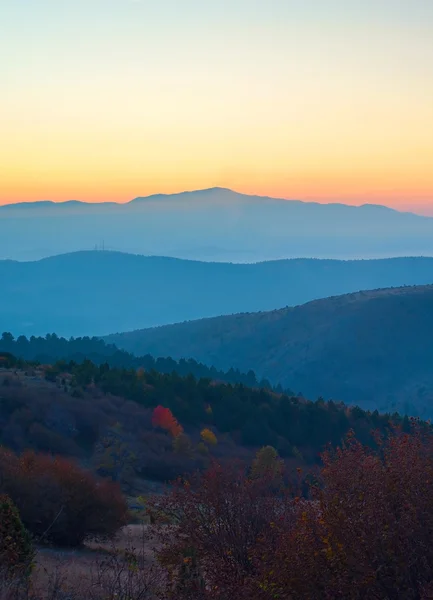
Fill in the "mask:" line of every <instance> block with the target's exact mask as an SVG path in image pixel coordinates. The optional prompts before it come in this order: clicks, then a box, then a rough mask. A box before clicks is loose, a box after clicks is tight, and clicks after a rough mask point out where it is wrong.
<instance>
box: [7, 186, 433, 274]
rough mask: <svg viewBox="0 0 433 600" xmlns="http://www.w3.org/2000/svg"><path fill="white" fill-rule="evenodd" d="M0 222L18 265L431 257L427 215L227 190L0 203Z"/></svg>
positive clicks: (432, 229) (432, 234)
mask: <svg viewBox="0 0 433 600" xmlns="http://www.w3.org/2000/svg"><path fill="white" fill-rule="evenodd" d="M29 217H31V219H30V218H29ZM0 222H1V225H2V237H1V238H0V258H1V257H2V258H14V259H20V260H34V259H39V258H43V257H47V256H50V255H53V254H60V253H67V252H74V251H78V250H86V249H91V248H94V247H95V245H102V244H103V243H104V244H105V247H106V248H110V249H113V250H118V251H122V252H130V253H137V254H150V255H163V256H176V257H178V258H188V259H196V260H206V261H234V262H257V261H261V260H274V259H280V258H294V257H316V258H373V257H376V258H378V257H389V256H419V255H433V218H431V217H423V216H420V215H415V214H413V213H402V212H398V211H396V210H393V209H391V208H387V207H383V206H377V205H369V204H365V205H362V206H359V207H356V206H349V205H345V204H341V203H340V204H337V203H335V204H318V203H314V202H303V201H299V200H283V199H275V198H269V197H260V196H248V195H245V194H238V193H236V192H233V191H231V190H227V189H224V188H211V189H209V190H198V191H195V192H182V193H179V194H171V195H170V194H167V195H163V194H156V195H153V196H149V197H144V198H140V197H138V198H135V199H134V200H132V201H130V202H128V203H126V204H116V203H113V202H103V203H100V204H91V203H83V202H79V201H75V200H73V201H70V202H63V203H51V202H49V201H44V202H41V203H33V204H32V203H31V204H21V205H7V206H3V207H0Z"/></svg>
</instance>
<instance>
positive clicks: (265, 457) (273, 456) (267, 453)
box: [251, 446, 284, 479]
mask: <svg viewBox="0 0 433 600" xmlns="http://www.w3.org/2000/svg"><path fill="white" fill-rule="evenodd" d="M283 470H284V462H283V461H282V460H281V459H280V457H279V455H278V452H277V450H276V449H275V448H273V447H272V446H263V448H260V450H258V451H257V454H256V457H255V459H254V460H253V464H252V466H251V474H252V476H253V477H263V475H266V474H270V475H271V477H272V478H275V479H281V475H282V473H283Z"/></svg>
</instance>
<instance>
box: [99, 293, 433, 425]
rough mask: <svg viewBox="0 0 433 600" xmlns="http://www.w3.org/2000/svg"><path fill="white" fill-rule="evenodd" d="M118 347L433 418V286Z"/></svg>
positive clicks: (209, 324)
mask: <svg viewBox="0 0 433 600" xmlns="http://www.w3.org/2000/svg"><path fill="white" fill-rule="evenodd" d="M108 340H109V341H110V342H113V343H116V344H117V346H119V347H121V348H125V349H127V350H129V351H131V352H134V353H137V352H138V353H144V352H150V353H152V354H155V355H164V356H168V355H170V356H172V357H173V358H180V357H182V356H191V357H193V358H195V359H197V360H200V361H202V362H204V363H205V364H209V365H210V364H213V365H215V366H216V367H218V368H223V369H226V368H227V367H228V366H233V367H237V368H239V369H241V370H245V369H246V368H251V369H253V370H254V371H255V372H256V373H257V374H258V375H259V376H261V377H262V376H263V377H266V378H268V379H270V381H271V382H272V381H279V382H281V383H282V384H283V385H290V387H291V388H292V389H294V391H296V392H297V391H302V393H303V394H305V395H306V396H307V397H313V398H314V397H317V396H318V395H320V394H321V395H323V396H325V397H327V398H329V397H332V398H334V399H338V400H344V401H345V402H349V403H357V404H360V405H361V406H366V407H372V408H373V407H374V408H378V409H382V410H383V409H387V410H394V409H396V408H397V409H399V410H404V411H407V412H409V413H411V414H419V415H421V416H428V417H429V416H433V404H432V403H433V286H419V287H407V288H398V289H384V290H376V291H368V292H359V293H354V294H349V295H344V296H338V297H333V298H328V299H324V300H317V301H313V302H310V303H308V304H305V305H302V306H296V307H294V308H286V309H282V310H275V311H272V312H264V313H258V314H241V315H235V316H226V317H220V318H216V319H205V320H201V321H195V322H191V323H181V324H177V325H173V326H166V327H160V328H154V329H149V330H145V331H136V332H133V333H126V334H123V335H112V336H109V338H108Z"/></svg>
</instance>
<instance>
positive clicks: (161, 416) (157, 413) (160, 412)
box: [152, 405, 183, 437]
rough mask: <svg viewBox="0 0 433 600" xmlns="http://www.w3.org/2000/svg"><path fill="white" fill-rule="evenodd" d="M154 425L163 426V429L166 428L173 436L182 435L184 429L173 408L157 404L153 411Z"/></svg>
mask: <svg viewBox="0 0 433 600" xmlns="http://www.w3.org/2000/svg"><path fill="white" fill-rule="evenodd" d="M152 425H153V427H161V429H165V430H166V431H168V432H169V433H170V434H171V435H172V436H173V437H176V436H178V435H180V434H181V433H182V431H183V427H182V425H180V424H179V423H178V421H177V419H176V418H175V417H174V415H173V413H172V412H171V410H170V409H169V408H164V406H160V405H159V406H157V407H156V408H155V409H154V411H153V414H152Z"/></svg>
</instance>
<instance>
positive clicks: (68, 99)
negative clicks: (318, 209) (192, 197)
mask: <svg viewBox="0 0 433 600" xmlns="http://www.w3.org/2000/svg"><path fill="white" fill-rule="evenodd" d="M214 186H221V187H228V188H231V189H235V190H237V191H240V192H244V193H251V194H259V195H268V196H275V197H282V198H296V199H301V200H314V201H319V202H335V201H336V202H346V203H350V204H363V203H365V202H373V203H381V204H386V205H388V206H392V207H394V208H398V209H402V210H413V211H415V212H420V213H423V214H433V0H359V1H358V0H266V1H264V0H218V1H217V0H182V1H180V0H152V1H151V0H73V1H72V0H0V204H7V203H11V202H20V201H34V200H45V199H50V200H55V201H62V200H69V199H79V200H84V201H92V202H100V201H106V200H109V201H116V202H125V201H128V200H130V199H132V198H134V197H136V196H145V195H148V194H152V193H174V192H179V191H183V190H192V189H202V188H207V187H214Z"/></svg>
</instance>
